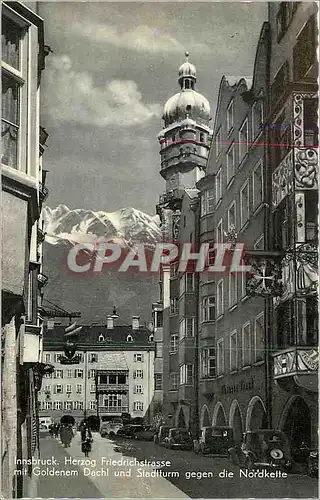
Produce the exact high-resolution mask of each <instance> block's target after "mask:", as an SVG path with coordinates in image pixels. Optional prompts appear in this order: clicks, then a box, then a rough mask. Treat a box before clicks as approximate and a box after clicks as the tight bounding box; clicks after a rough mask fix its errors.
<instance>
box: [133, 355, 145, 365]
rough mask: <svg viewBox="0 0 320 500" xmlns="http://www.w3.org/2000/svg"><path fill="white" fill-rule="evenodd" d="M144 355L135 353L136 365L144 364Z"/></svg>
mask: <svg viewBox="0 0 320 500" xmlns="http://www.w3.org/2000/svg"><path fill="white" fill-rule="evenodd" d="M143 359H144V357H143V354H142V353H135V354H134V355H133V360H134V361H135V362H136V363H143Z"/></svg>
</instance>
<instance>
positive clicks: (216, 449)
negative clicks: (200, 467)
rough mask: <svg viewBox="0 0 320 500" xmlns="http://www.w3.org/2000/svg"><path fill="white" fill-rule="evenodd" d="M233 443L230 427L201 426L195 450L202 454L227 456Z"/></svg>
mask: <svg viewBox="0 0 320 500" xmlns="http://www.w3.org/2000/svg"><path fill="white" fill-rule="evenodd" d="M233 445H234V440H233V430H232V428H231V427H218V426H216V427H203V428H202V429H201V435H200V438H199V441H198V443H197V444H196V446H195V451H196V452H200V453H203V454H206V453H210V454H213V455H220V456H228V454H229V453H228V450H229V448H231V447H232V446H233Z"/></svg>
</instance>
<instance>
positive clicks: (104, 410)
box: [99, 406, 129, 414]
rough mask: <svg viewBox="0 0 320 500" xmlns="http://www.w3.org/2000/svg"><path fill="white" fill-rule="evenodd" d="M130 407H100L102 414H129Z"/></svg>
mask: <svg viewBox="0 0 320 500" xmlns="http://www.w3.org/2000/svg"><path fill="white" fill-rule="evenodd" d="M128 410H129V406H99V411H100V412H101V413H119V414H121V413H127V412H128Z"/></svg>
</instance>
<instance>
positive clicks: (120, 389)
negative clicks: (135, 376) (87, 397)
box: [97, 384, 129, 394]
mask: <svg viewBox="0 0 320 500" xmlns="http://www.w3.org/2000/svg"><path fill="white" fill-rule="evenodd" d="M128 391H129V384H97V392H99V393H101V394H127V392H128Z"/></svg>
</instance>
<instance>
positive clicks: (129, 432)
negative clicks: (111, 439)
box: [116, 424, 143, 439]
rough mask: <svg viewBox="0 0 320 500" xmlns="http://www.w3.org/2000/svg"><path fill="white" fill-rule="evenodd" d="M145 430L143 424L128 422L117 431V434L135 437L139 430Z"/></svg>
mask: <svg viewBox="0 0 320 500" xmlns="http://www.w3.org/2000/svg"><path fill="white" fill-rule="evenodd" d="M141 431H143V425H132V424H128V425H125V426H124V427H122V428H121V429H119V430H118V431H117V434H116V436H121V437H126V438H130V439H133V438H134V436H135V434H136V433H137V432H141Z"/></svg>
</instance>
